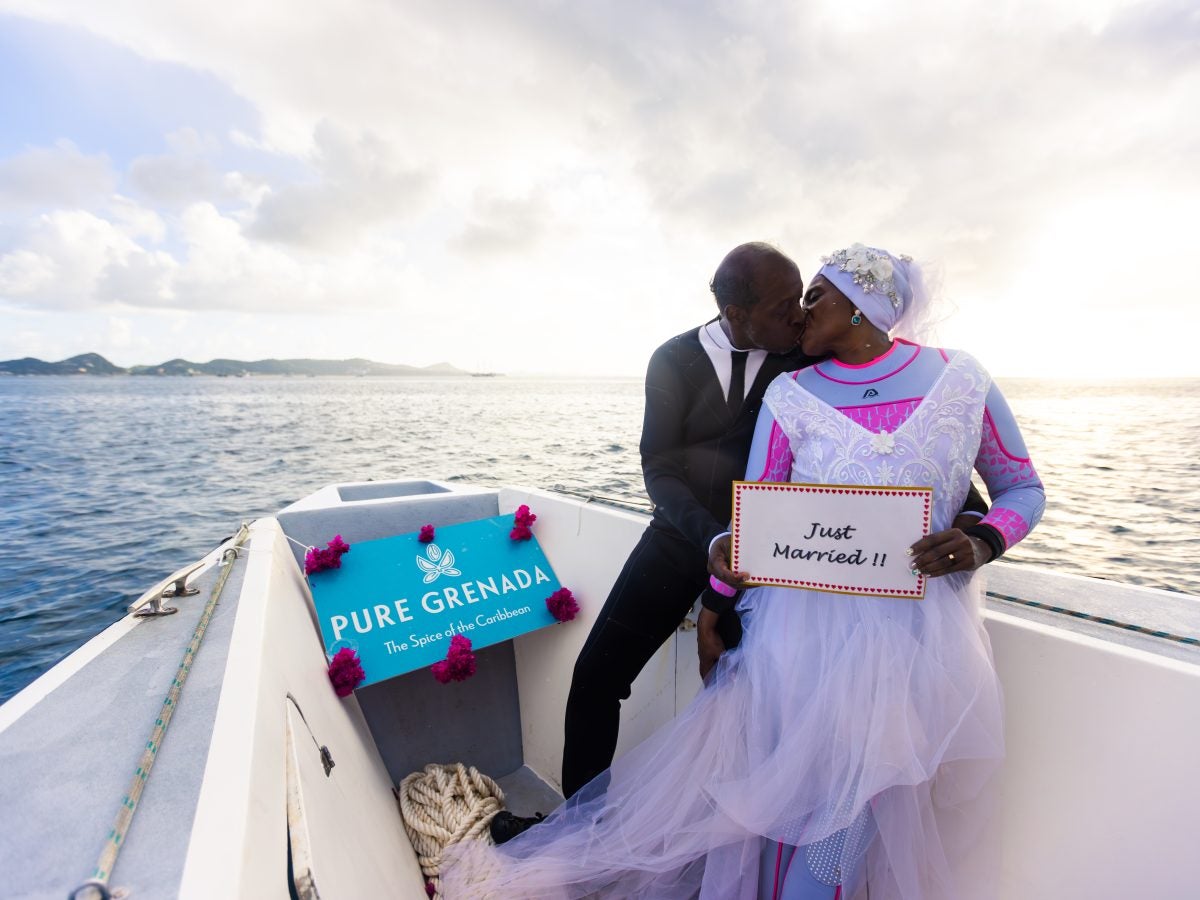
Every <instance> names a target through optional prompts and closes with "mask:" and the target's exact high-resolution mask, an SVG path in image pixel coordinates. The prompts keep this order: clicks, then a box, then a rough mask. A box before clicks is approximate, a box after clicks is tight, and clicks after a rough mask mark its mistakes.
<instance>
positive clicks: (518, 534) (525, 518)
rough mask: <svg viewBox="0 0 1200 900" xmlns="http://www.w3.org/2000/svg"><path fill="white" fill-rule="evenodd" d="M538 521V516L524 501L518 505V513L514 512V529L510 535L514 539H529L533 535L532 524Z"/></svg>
mask: <svg viewBox="0 0 1200 900" xmlns="http://www.w3.org/2000/svg"><path fill="white" fill-rule="evenodd" d="M536 521H537V516H535V515H534V514H533V513H531V512H530V511H529V507H528V506H526V505H525V504H524V503H522V504H521V505H520V506H518V507H517V511H516V513H514V514H513V523H514V524H513V530H512V531H510V532H509V533H508V536H509V537H510V538H512V539H513V540H514V541H527V540H529V539H530V538H531V537H533V530H532V528H531V526H532V525H533V523H534V522H536Z"/></svg>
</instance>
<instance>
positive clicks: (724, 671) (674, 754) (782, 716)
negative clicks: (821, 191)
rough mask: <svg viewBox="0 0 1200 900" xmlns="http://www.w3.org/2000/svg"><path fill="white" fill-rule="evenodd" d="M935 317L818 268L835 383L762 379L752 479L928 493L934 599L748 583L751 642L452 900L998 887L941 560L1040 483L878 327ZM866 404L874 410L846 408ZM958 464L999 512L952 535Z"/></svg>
mask: <svg viewBox="0 0 1200 900" xmlns="http://www.w3.org/2000/svg"><path fill="white" fill-rule="evenodd" d="M927 312H928V305H927V297H926V295H925V291H924V288H923V284H922V281H921V278H920V273H919V270H918V269H917V267H916V266H915V265H914V264H913V263H912V262H911V261H910V260H908V259H907V258H904V257H896V256H892V255H891V254H888V253H886V252H885V251H882V250H875V249H872V248H866V247H862V246H861V245H855V246H854V247H851V248H848V249H847V250H843V251H839V252H838V253H836V254H833V255H832V256H830V257H827V258H826V264H825V265H824V266H823V267H822V269H821V270H820V271H819V273H818V275H817V276H816V277H815V278H814V280H813V283H812V285H810V287H809V291H808V293H807V294H806V298H805V308H804V309H803V310H802V311H801V314H803V315H804V316H805V317H806V319H805V331H804V336H803V337H802V345H803V349H804V350H805V352H806V353H808V354H810V355H822V354H824V353H830V354H832V358H831V360H830V362H829V363H828V364H824V363H823V364H821V366H826V368H827V370H828V371H824V372H823V371H821V370H820V366H818V367H814V368H815V369H817V371H815V372H814V371H813V370H812V369H810V370H804V372H803V373H800V375H801V376H803V377H797V374H796V373H793V374H791V375H781V376H780V377H779V378H778V379H776V381H775V382H773V383H772V385H771V387H770V388H769V389H768V391H767V394H766V397H765V400H764V406H763V411H762V418H761V419H760V422H759V429H758V432H757V433H756V438H755V445H754V448H753V449H752V451H751V463H750V473H749V475H748V477H751V478H763V479H765V480H776V481H782V480H791V481H798V482H805V483H810V484H812V483H826V484H871V485H888V484H901V485H931V486H932V487H933V496H934V504H933V528H932V531H933V532H934V533H933V535H932V536H931V537H930V538H927V539H925V540H924V541H922V542H921V544H920V548H921V551H922V552H920V553H918V555H917V556H916V557H915V561H916V563H915V564H918V565H920V566H921V567H922V569H923V570H924V571H925V572H926V574H928V575H930V576H932V577H930V578H929V579H928V581H927V588H926V594H925V597H924V599H923V600H920V601H913V600H907V599H887V598H879V597H869V596H861V597H860V596H845V595H834V594H828V593H819V592H810V591H803V590H796V589H792V588H771V587H763V588H752V589H749V590H746V591H745V592H744V593H743V595H742V599H741V601H740V604H739V611H740V612H741V613H742V618H743V626H744V637H743V640H742V642H741V644H740V645H739V646H738V647H737V648H736V649H735V650H732V651H730V652H728V653H725V654H723V655H722V657H721V658H720V661H719V662H718V663H717V665H716V666H715V668H714V669H713V671H712V672H711V673H710V675H709V678H708V682H707V685H706V687H705V689H704V690H702V691H701V692H700V693H699V694H698V695H697V697H696V699H695V700H694V701H693V702H692V704H691V705H690V706H689V707H688V708H687V709H686V710H684V712H683V713H681V714H680V715H679V716H678V717H677V718H676V719H675V720H674V721H672V722H670V723H668V724H667V725H665V726H664V727H663V728H661V729H660V730H659V731H658V732H657V733H656V734H655V735H654V736H652V737H651V738H649V739H648V740H647V741H645V742H643V743H642V744H641V745H640V746H638V747H636V748H635V749H633V750H632V751H630V752H629V753H627V754H626V755H625V756H623V757H622V758H620V759H619V760H617V761H616V762H615V763H614V764H613V766H612V768H611V769H610V770H609V771H608V772H607V773H605V774H604V775H601V776H600V777H598V778H597V779H595V780H594V781H593V782H592V783H591V784H590V785H588V786H587V787H586V788H584V789H583V790H582V791H580V792H579V793H578V794H576V795H575V796H574V797H573V798H572V799H571V800H570V801H569V802H568V803H567V804H565V805H564V807H563V808H561V809H560V810H558V811H557V812H555V813H554V814H553V815H552V816H550V817H549V818H548V819H547V820H546V821H545V822H543V823H542V824H540V825H538V826H536V827H534V828H532V829H530V830H529V831H527V832H525V833H524V834H522V835H520V836H519V837H517V838H516V839H514V840H513V841H510V842H509V843H507V844H505V845H504V846H503V847H500V848H492V847H485V846H483V845H480V844H471V845H467V844H464V845H459V846H457V847H455V848H451V851H450V852H449V854H448V856H449V858H450V860H451V862H450V865H449V867H448V872H447V873H446V877H445V879H444V881H443V891H444V894H445V896H447V897H450V898H456V900H457V898H467V897H470V898H477V897H489V896H490V897H496V898H535V897H548V898H549V897H555V898H560V897H562V898H567V897H585V896H589V895H596V896H601V897H613V898H617V897H621V898H625V897H644V898H656V900H657V898H691V897H696V896H699V897H701V898H713V900H717V898H719V900H731V898H739V900H755V898H771V900H833V898H838V900H852V898H854V900H857V898H860V897H861V898H866V897H868V896H869V898H870V900H934V898H936V900H962V898H973V897H985V896H989V895H990V894H991V893H992V882H993V879H992V878H991V877H989V876H988V875H986V874H985V871H986V866H984V867H983V868H979V865H980V863H981V859H980V858H979V855H978V854H972V853H971V852H970V850H971V847H972V845H973V844H974V843H975V842H976V838H977V837H978V834H979V831H980V828H981V826H982V825H983V824H984V822H985V821H986V813H987V811H986V808H985V806H986V804H985V803H984V802H983V801H984V799H985V797H986V791H985V790H984V788H985V786H986V784H987V782H988V780H989V778H990V777H991V775H992V774H993V773H994V770H995V769H996V767H997V766H998V764H999V762H1000V760H1001V758H1002V756H1003V733H1002V732H1003V726H1002V713H1001V698H1000V690H999V685H998V683H997V681H996V674H995V669H994V667H993V665H992V661H991V652H990V648H989V645H988V642H987V636H986V634H985V633H984V631H983V628H982V625H981V621H980V615H979V609H980V599H979V588H978V586H977V585H976V583H975V579H973V578H972V577H971V575H970V573H969V572H952V571H949V570H951V569H954V568H959V567H961V565H962V563H961V559H960V560H959V561H958V562H957V563H956V562H955V561H954V559H953V558H948V557H949V554H950V553H951V552H953V551H952V550H948V549H946V548H959V554H961V553H962V548H963V547H964V546H965V547H969V548H970V550H969V551H968V552H971V553H973V554H975V555H976V557H977V558H976V559H975V560H974V561H973V564H974V565H979V564H982V563H983V562H986V561H987V560H988V559H990V558H992V557H993V556H994V555H995V553H996V551H997V550H1002V549H1004V548H1006V547H1007V546H1010V545H1011V544H1012V543H1014V542H1015V541H1016V540H1019V539H1020V537H1022V536H1023V535H1024V533H1026V532H1027V531H1028V530H1029V528H1031V527H1032V526H1033V525H1034V524H1036V522H1037V519H1038V518H1039V517H1040V514H1041V509H1042V504H1043V500H1044V494H1043V492H1042V488H1041V483H1040V481H1039V480H1038V479H1037V476H1036V473H1035V472H1034V471H1033V468H1032V465H1031V464H1030V463H1029V460H1028V457H1027V455H1026V454H1024V445H1023V443H1021V441H1020V435H1019V432H1018V431H1016V427H1015V422H1013V421H1012V416H1011V413H1009V411H1008V407H1007V405H1006V404H1004V401H1003V398H1002V397H1001V396H1000V394H999V392H998V390H997V389H996V388H995V387H994V385H993V384H992V382H991V378H990V377H989V376H988V375H987V373H986V372H985V371H984V370H983V369H982V368H981V367H980V366H979V364H978V363H977V362H976V361H975V360H974V359H972V358H971V357H970V356H968V355H967V354H965V353H959V352H952V351H941V350H939V349H937V348H931V347H922V346H920V345H917V344H913V343H911V342H908V341H901V340H893V339H892V338H890V337H889V335H888V332H890V331H892V330H893V329H894V330H895V331H896V332H897V333H898V334H905V333H908V334H913V333H914V332H913V331H907V330H906V329H909V328H911V327H913V323H915V322H918V321H919V320H920V319H921V318H922V317H923V316H925V315H926V314H927ZM831 366H832V367H837V368H832V369H830V368H829V367H831ZM809 373H811V374H809ZM847 385H850V387H847ZM864 385H866V386H867V387H866V388H863V386H864ZM867 391H871V392H873V393H872V394H871V395H870V396H871V400H872V402H871V403H870V404H866V405H864V404H862V403H858V404H853V405H851V404H846V403H839V402H837V401H838V399H839V398H841V397H844V396H850V395H851V394H852V395H855V396H857V395H859V394H862V393H867ZM848 392H849V393H848ZM823 394H827V395H828V396H829V399H823V397H822V395H823ZM875 401H878V402H875ZM868 407H870V409H869V411H868V412H866V413H864V410H868ZM972 468H975V469H976V470H977V471H979V473H980V475H981V477H982V478H983V480H984V482H985V483H986V484H987V486H988V490H989V494H990V495H991V498H992V509H991V511H990V512H989V513H988V516H987V517H986V518H985V519H984V521H983V522H982V523H981V524H980V526H978V529H976V528H972V529H968V530H969V531H971V532H973V533H974V534H973V535H972V536H971V537H969V538H966V539H964V535H963V534H962V533H961V532H958V531H957V529H951V528H950V524H951V522H952V521H953V519H954V517H955V515H956V514H957V512H958V511H959V510H960V509H961V508H962V504H963V500H964V498H965V496H966V493H967V490H968V486H969V481H970V476H971V471H972ZM919 537H920V535H914V536H913V539H914V541H916V540H917V539H918V538H919ZM938 576H941V577H938ZM984 855H985V856H986V854H984ZM972 867H975V868H972Z"/></svg>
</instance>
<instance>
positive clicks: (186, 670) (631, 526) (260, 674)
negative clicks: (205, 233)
mask: <svg viewBox="0 0 1200 900" xmlns="http://www.w3.org/2000/svg"><path fill="white" fill-rule="evenodd" d="M522 504H526V505H528V506H530V507H531V508H532V509H533V510H534V511H535V512H536V514H537V516H538V519H537V525H536V533H537V537H538V540H539V542H540V545H541V547H542V549H543V550H544V552H545V554H546V556H547V558H548V559H549V560H550V561H551V562H552V564H553V567H554V570H555V572H556V573H557V575H558V577H559V578H560V579H561V580H562V582H563V584H566V585H570V587H571V589H572V590H573V592H574V594H575V596H576V597H577V598H578V600H579V603H580V606H581V607H582V610H581V612H580V614H579V616H578V618H576V619H575V620H574V621H572V622H567V623H564V624H562V625H555V626H553V627H549V628H544V629H541V630H539V631H533V632H530V633H527V634H524V635H521V636H520V637H517V638H515V639H513V640H511V641H507V642H504V643H501V644H496V645H494V646H490V647H486V648H484V649H482V650H479V651H478V653H477V660H478V671H477V673H476V674H475V676H474V677H472V678H470V679H468V680H466V681H463V682H461V683H453V684H448V685H443V684H439V683H438V682H437V681H435V680H434V679H433V678H432V677H430V673H429V671H428V670H427V669H421V670H417V671H414V672H411V673H409V674H406V675H402V676H400V677H397V678H393V679H390V680H387V681H382V682H379V683H377V684H371V685H369V686H365V687H361V688H360V689H359V690H358V691H357V692H356V693H355V694H354V695H352V696H349V697H346V698H340V697H338V696H337V695H336V694H335V693H334V690H333V689H332V687H331V684H330V681H329V678H328V675H327V658H326V655H325V647H324V644H323V641H322V638H321V636H320V633H319V630H318V627H317V622H316V615H315V611H314V607H313V600H312V592H311V589H310V583H309V581H308V580H306V578H305V575H304V572H303V556H304V552H305V550H304V548H305V547H314V546H318V545H320V544H321V543H322V542H324V541H326V540H327V539H328V538H329V537H330V536H331V535H333V534H335V533H339V534H341V535H343V536H344V537H345V539H346V540H347V541H349V542H350V544H351V545H352V546H353V545H354V544H355V543H356V542H360V541H370V540H375V539H378V538H384V537H388V536H392V535H401V534H407V533H411V532H415V531H416V530H417V529H418V528H420V527H421V525H423V524H424V523H427V522H437V523H439V527H440V526H442V525H450V524H454V523H461V522H469V521H474V520H478V519H482V518H487V517H493V516H498V515H502V514H509V513H512V512H513V511H514V510H516V509H517V508H518V507H519V506H520V505H522ZM646 522H647V512H646V510H645V509H644V508H640V507H638V506H636V505H630V504H620V503H617V502H608V501H603V500H600V499H598V498H594V497H588V496H583V495H576V494H571V493H567V492H562V491H553V490H543V489H539V488H528V487H519V486H514V487H504V488H484V487H476V486H471V485H464V484H457V483H446V482H439V481H432V480H419V479H414V480H402V481H387V482H362V483H346V484H334V485H329V486H326V487H324V488H322V489H320V490H318V491H316V492H315V493H313V494H312V495H310V496H308V497H305V498H304V499H302V500H300V501H298V502H296V503H294V504H292V505H290V506H288V507H287V508H285V509H283V510H281V511H280V512H278V513H277V514H276V515H275V516H272V517H268V518H262V519H258V520H256V521H254V522H252V523H249V524H248V525H244V526H243V527H242V528H241V529H239V531H238V533H237V534H235V535H234V536H232V537H231V538H229V539H228V540H226V541H224V542H222V543H221V544H220V546H218V547H216V548H215V549H214V550H213V551H212V552H211V553H209V554H208V555H207V556H206V557H205V558H204V559H202V560H200V561H198V562H195V563H191V564H189V565H188V566H186V567H183V568H181V569H180V570H179V571H178V572H174V573H170V574H169V575H167V576H165V577H164V579H163V581H162V582H160V583H159V584H156V585H154V586H152V588H151V589H150V590H148V591H147V592H146V593H145V594H144V595H143V596H142V597H140V598H139V599H138V600H137V601H136V602H135V603H134V604H133V605H132V606H131V610H132V611H131V612H130V614H129V615H127V616H125V617H124V618H122V619H121V620H120V621H118V622H116V623H115V624H113V625H112V626H111V627H109V628H108V629H106V630H105V631H104V632H102V633H101V634H99V635H97V636H96V637H95V638H93V639H92V640H91V641H89V642H88V643H87V644H85V645H84V646H83V647H81V648H80V649H79V650H77V651H76V652H75V653H73V654H71V655H70V656H68V657H67V658H65V659H64V660H62V661H61V662H60V663H59V664H58V665H56V666H55V667H54V668H52V669H51V670H49V671H47V672H46V673H45V674H44V675H42V676H41V677H40V678H38V679H37V680H36V681H35V682H33V683H32V684H30V685H29V686H28V687H26V688H25V689H24V690H23V691H21V692H20V693H19V694H17V695H16V696H14V697H13V698H12V699H10V700H9V701H8V702H7V703H5V704H4V705H3V706H0V772H2V773H3V774H2V775H0V784H2V785H3V796H4V799H5V802H4V803H3V804H0V807H2V809H3V813H2V815H3V817H4V826H3V833H4V835H5V838H4V841H3V843H2V846H3V851H2V856H0V860H2V869H3V871H4V873H5V877H4V883H3V886H2V887H0V894H2V895H3V896H5V897H21V898H24V897H31V898H36V897H55V898H61V897H63V896H64V895H71V896H78V897H88V896H119V895H120V894H118V893H117V889H118V888H119V889H123V890H124V891H126V892H127V894H126V895H127V896H130V897H132V898H138V897H145V898H160V897H183V898H204V900H211V898H217V897H219V898H256V900H257V898H272V897H279V898H286V897H298V898H302V900H308V898H317V897H320V898H323V900H331V898H367V897H393V898H401V900H407V898H412V900H423V898H425V897H426V896H427V894H426V888H425V878H424V876H423V875H422V871H421V868H420V865H419V863H418V858H417V854H416V852H415V851H414V849H413V845H412V843H411V842H410V839H409V837H408V835H407V833H406V831H405V828H404V826H403V824H402V821H401V817H400V815H399V814H398V811H397V801H396V797H395V795H394V789H395V788H396V786H397V785H399V784H400V783H401V781H402V780H403V779H404V778H405V776H407V775H408V774H409V773H411V772H414V771H418V770H420V769H421V768H422V767H423V766H425V765H426V764H428V763H453V762H462V763H464V764H467V765H470V766H474V767H477V768H478V769H479V770H480V771H481V772H484V773H487V774H488V775H490V776H492V777H494V778H495V779H496V781H497V782H498V783H499V785H500V786H501V788H502V789H503V791H504V794H505V796H506V803H507V805H508V807H509V808H510V809H512V810H513V811H514V812H516V813H517V814H520V815H528V814H529V813H531V812H532V811H534V810H540V811H548V810H550V809H552V808H553V807H554V806H555V805H556V804H558V803H559V802H561V796H560V794H559V764H560V756H561V751H562V714H563V709H564V706H565V702H566V694H567V689H568V686H569V681H570V673H571V669H572V666H573V663H574V660H575V657H576V655H577V653H578V651H579V649H580V647H581V645H582V643H583V641H584V639H585V637H586V636H587V633H588V630H589V627H590V624H591V621H592V620H594V617H595V616H596V613H597V612H598V610H599V608H600V606H601V604H602V603H603V600H604V598H605V596H606V594H607V592H608V589H609V586H610V585H611V583H612V582H613V580H614V578H615V577H616V575H617V573H618V571H619V569H620V567H621V565H622V564H623V562H624V560H625V557H626V555H627V553H628V552H629V550H630V549H631V548H632V546H633V545H634V543H635V542H636V540H637V538H638V536H639V535H640V533H641V531H642V529H643V528H644V527H645V525H646ZM985 571H986V578H987V608H986V613H985V624H986V628H987V630H988V632H989V635H990V638H991V641H992V646H993V648H994V653H995V659H996V664H997V668H998V671H999V674H1000V678H1001V681H1002V684H1003V688H1004V693H1005V698H1006V706H1007V721H1006V729H1007V735H1006V738H1007V745H1008V757H1007V761H1006V763H1005V767H1004V770H1003V772H1004V775H1003V785H1002V804H1001V809H1000V811H999V813H998V815H997V816H996V818H995V829H994V830H995V833H994V835H993V836H992V837H991V838H990V839H991V840H995V841H999V842H1000V845H1001V851H1002V858H1003V864H1002V871H1001V885H1000V893H1001V895H1002V896H1003V897H1004V898H1012V900H1016V898H1029V897H1056V898H1060V900H1063V898H1080V900H1083V898H1088V900H1096V898H1120V897H1130V896H1140V897H1151V896H1152V897H1163V898H1182V897H1194V896H1196V885H1197V884H1200V854H1198V853H1196V850H1195V835H1196V828H1195V810H1196V809H1197V808H1198V807H1200V779H1198V778H1197V776H1196V774H1195V760H1196V759H1197V758H1200V715H1198V714H1197V710H1200V640H1197V637H1196V636H1197V635H1200V602H1198V600H1200V598H1196V597H1191V596H1187V595H1183V594H1177V593H1172V592H1167V591H1162V590H1156V589H1151V588H1143V587H1135V586H1130V585H1125V584H1117V583H1113V582H1108V581H1101V580H1098V579H1092V578H1085V577H1079V576H1073V575H1065V574H1058V573H1055V572H1052V571H1046V570H1045V569H1039V568H1034V567H1028V566H1021V565H1016V564H1009V563H1005V562H997V563H993V564H991V565H989V566H988V567H987V568H986V570H985ZM189 590H192V591H196V592H197V593H195V595H194V596H187V595H186V594H187V591H189ZM171 609H176V610H177V612H176V613H174V614H169V610H171ZM201 625H203V626H205V627H204V629H203V630H202V631H201V630H200V628H199V626H201ZM198 632H199V633H200V634H201V636H202V643H200V644H199V646H198V649H197V639H196V635H197V633H198ZM695 645H696V638H695V631H694V628H693V627H692V626H691V625H690V624H689V623H688V622H686V621H685V622H684V623H681V626H680V628H679V630H678V631H677V632H676V633H675V636H674V638H673V640H671V641H670V642H668V643H667V644H666V645H664V647H663V648H662V649H661V650H660V651H659V652H658V654H657V655H656V656H655V657H654V659H653V660H652V662H651V664H650V665H648V666H647V667H646V669H645V670H644V671H643V673H642V675H641V676H640V678H639V679H638V681H637V682H636V684H635V686H634V691H633V695H632V696H631V698H630V699H629V700H628V701H627V702H626V703H624V704H623V708H622V723H621V732H620V734H621V738H620V745H619V747H618V753H622V752H624V751H625V750H627V749H628V748H630V747H631V746H633V745H635V744H636V743H638V742H639V741H640V740H642V739H643V738H645V737H646V736H647V735H649V734H650V733H651V732H653V731H654V730H655V729H656V728H657V727H658V726H659V725H660V724H661V723H662V722H664V721H666V720H667V719H669V718H670V717H672V716H673V715H675V713H676V711H677V710H679V709H681V708H682V707H683V706H684V705H685V704H687V703H688V701H689V699H690V698H691V697H692V696H693V695H694V694H695V692H696V691H697V690H698V689H699V688H700V686H701V684H700V680H699V677H698V674H697V671H696V649H695ZM164 719H166V725H169V730H167V731H166V733H165V734H163V730H164V729H165V727H166V725H164ZM147 759H149V760H150V761H151V762H152V763H153V767H152V768H149V770H148V772H147V768H148V767H147V765H146V763H145V760H147ZM131 784H132V785H133V787H132V789H131ZM98 860H99V862H97V861H98ZM73 892H74V893H73Z"/></svg>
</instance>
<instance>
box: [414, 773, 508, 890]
mask: <svg viewBox="0 0 1200 900" xmlns="http://www.w3.org/2000/svg"><path fill="white" fill-rule="evenodd" d="M396 799H397V800H399V801H400V817H401V818H402V819H403V820H404V830H405V831H407V832H408V839H409V840H410V841H412V845H413V849H414V850H416V851H417V860H418V862H420V864H421V874H423V875H424V876H425V880H426V882H427V883H428V884H430V885H432V887H433V894H432V896H433V897H434V898H435V900H437V898H440V897H441V895H442V894H441V874H442V853H443V852H444V851H445V849H446V848H447V847H449V846H450V845H451V844H457V843H458V842H459V841H469V840H480V841H484V842H485V843H488V844H490V843H491V842H492V837H491V834H490V833H489V831H488V825H490V824H491V821H492V818H493V817H494V816H495V815H496V813H498V812H500V810H502V809H503V808H504V792H503V791H502V790H500V786H499V785H498V784H496V782H494V781H492V779H490V778H488V777H487V776H486V775H484V774H483V773H481V772H480V771H479V770H478V769H476V768H475V767H474V766H471V767H470V768H468V767H466V766H464V765H463V764H462V763H451V764H449V765H438V764H437V763H430V764H429V765H427V766H426V767H425V768H424V769H423V770H422V771H420V772H413V773H412V774H411V775H409V776H408V777H406V778H405V779H404V780H403V781H402V782H400V788H399V790H398V791H397V792H396Z"/></svg>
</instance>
